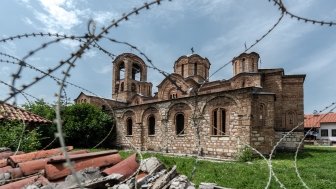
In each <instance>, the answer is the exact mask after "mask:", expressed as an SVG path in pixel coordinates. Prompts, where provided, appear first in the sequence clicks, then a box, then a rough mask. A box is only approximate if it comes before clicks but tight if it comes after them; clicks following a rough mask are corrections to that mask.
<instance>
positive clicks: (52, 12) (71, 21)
mask: <svg viewBox="0 0 336 189" xmlns="http://www.w3.org/2000/svg"><path fill="white" fill-rule="evenodd" d="M40 3H41V5H42V7H43V9H44V10H45V13H42V12H35V15H36V18H37V19H38V20H40V21H41V22H42V23H43V24H45V25H46V26H47V30H51V31H55V30H56V31H57V30H59V29H63V30H70V29H72V28H73V27H74V26H76V25H78V24H80V23H81V21H80V19H79V15H78V11H76V10H75V9H72V10H66V8H65V7H73V5H72V1H67V2H66V1H65V0H48V1H45V0H40Z"/></svg>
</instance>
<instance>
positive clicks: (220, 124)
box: [212, 108, 226, 135]
mask: <svg viewBox="0 0 336 189" xmlns="http://www.w3.org/2000/svg"><path fill="white" fill-rule="evenodd" d="M225 127H226V111H225V110H224V109H223V108H217V109H215V110H213V111H212V135H225V129H226V128H225Z"/></svg>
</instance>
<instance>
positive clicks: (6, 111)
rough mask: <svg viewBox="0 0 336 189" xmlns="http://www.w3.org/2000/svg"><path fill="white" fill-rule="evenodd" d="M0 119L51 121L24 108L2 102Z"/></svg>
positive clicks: (35, 121)
mask: <svg viewBox="0 0 336 189" xmlns="http://www.w3.org/2000/svg"><path fill="white" fill-rule="evenodd" d="M0 119H6V120H23V121H25V122H29V123H50V122H51V121H49V120H47V119H45V118H43V117H41V116H38V115H36V114H33V113H31V112H28V111H26V110H24V109H22V108H19V107H16V106H13V105H10V104H7V103H0Z"/></svg>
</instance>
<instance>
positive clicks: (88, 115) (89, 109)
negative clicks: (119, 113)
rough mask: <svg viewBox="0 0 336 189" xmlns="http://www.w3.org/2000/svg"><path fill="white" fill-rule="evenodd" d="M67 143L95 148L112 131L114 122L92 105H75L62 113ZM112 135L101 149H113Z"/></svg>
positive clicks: (67, 107)
mask: <svg viewBox="0 0 336 189" xmlns="http://www.w3.org/2000/svg"><path fill="white" fill-rule="evenodd" d="M61 115H62V120H63V131H64V134H65V139H66V143H67V144H69V145H73V146H75V147H80V148H88V147H94V146H95V145H97V144H98V143H99V142H101V141H102V139H104V138H105V136H106V135H107V134H108V133H109V131H110V130H111V127H112V126H113V120H112V118H111V116H110V115H108V114H106V113H104V112H103V111H102V110H101V109H100V108H98V107H96V106H93V105H90V104H86V103H83V104H73V105H70V106H66V107H65V108H64V109H63V111H62V112H61ZM114 136H115V135H114V134H110V135H109V137H108V138H107V139H106V140H105V142H104V143H103V144H102V145H100V147H109V148H111V147H112V142H113V140H114V138H113V137H114Z"/></svg>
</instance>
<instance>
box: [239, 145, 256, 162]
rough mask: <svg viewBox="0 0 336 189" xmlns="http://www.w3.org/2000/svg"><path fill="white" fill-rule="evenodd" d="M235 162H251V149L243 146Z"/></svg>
mask: <svg viewBox="0 0 336 189" xmlns="http://www.w3.org/2000/svg"><path fill="white" fill-rule="evenodd" d="M236 159H237V161H240V162H248V161H252V160H253V152H252V150H251V148H249V147H247V146H245V147H244V148H242V149H240V150H239V153H238V155H237V157H236Z"/></svg>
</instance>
